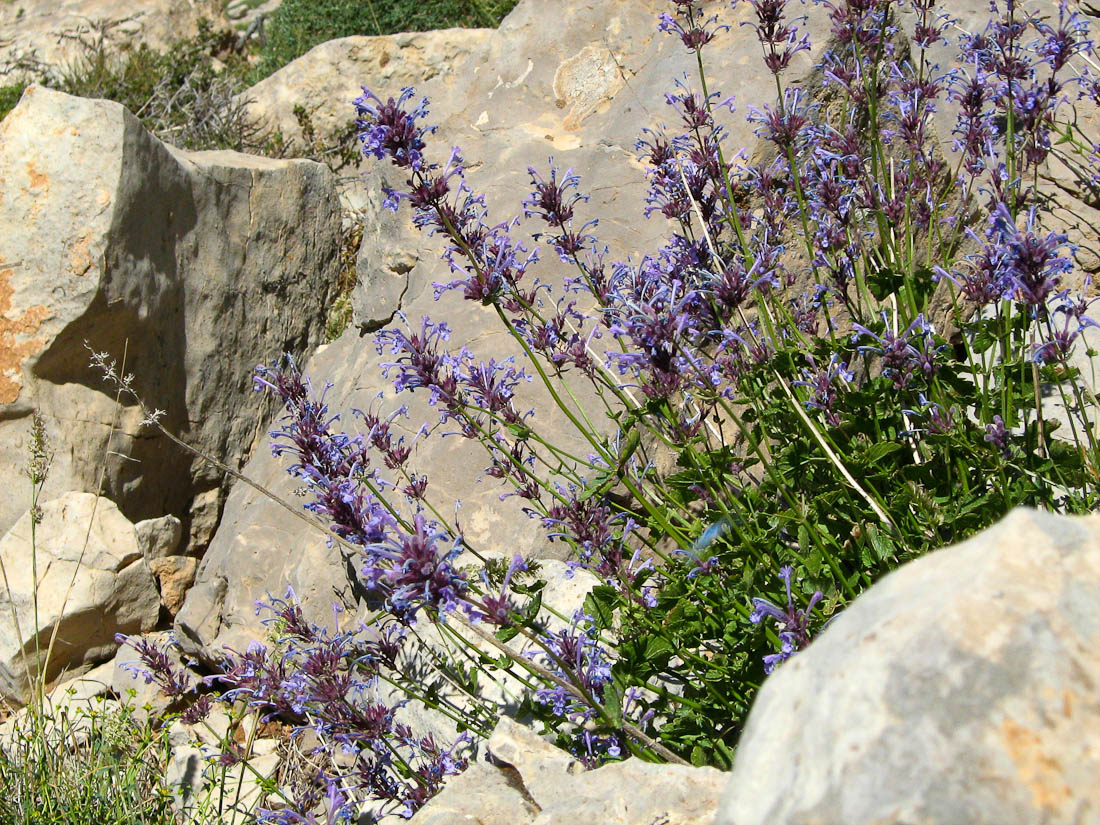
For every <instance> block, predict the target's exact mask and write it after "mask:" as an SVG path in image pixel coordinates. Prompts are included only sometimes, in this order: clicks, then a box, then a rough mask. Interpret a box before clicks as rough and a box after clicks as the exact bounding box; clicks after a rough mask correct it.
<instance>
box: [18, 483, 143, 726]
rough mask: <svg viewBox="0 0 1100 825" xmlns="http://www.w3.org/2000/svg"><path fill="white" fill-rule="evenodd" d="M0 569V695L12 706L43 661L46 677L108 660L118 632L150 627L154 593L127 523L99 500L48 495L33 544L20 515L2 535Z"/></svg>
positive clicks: (26, 694)
mask: <svg viewBox="0 0 1100 825" xmlns="http://www.w3.org/2000/svg"><path fill="white" fill-rule="evenodd" d="M0 567H2V572H3V578H2V579H0V698H3V699H6V700H8V701H12V702H14V703H15V704H17V705H22V704H25V703H26V702H27V701H28V700H29V699H30V695H31V694H30V689H31V682H32V681H33V680H34V679H35V678H37V674H38V673H39V669H40V668H44V671H45V678H46V682H47V683H49V682H52V681H53V680H54V679H56V678H57V676H58V675H59V674H60V673H61V671H62V670H63V669H66V670H67V669H77V670H79V669H81V668H85V669H86V667H88V666H90V665H92V664H95V663H96V662H100V661H103V660H104V659H107V658H109V657H110V656H111V655H112V654H113V653H114V651H115V649H116V648H117V647H118V644H117V643H116V642H115V634H116V633H126V634H130V633H142V632H145V631H148V630H152V629H153V627H155V626H156V623H157V617H158V615H159V613H160V598H159V597H158V596H157V588H156V583H155V582H154V581H153V574H152V573H151V572H150V571H149V566H148V564H146V562H145V559H144V558H142V556H141V548H140V547H139V546H138V542H137V536H136V534H135V532H134V526H133V525H132V524H131V523H130V522H129V521H127V520H126V517H125V516H123V515H122V513H120V512H119V509H118V507H116V506H115V505H114V504H113V503H112V502H111V501H109V500H107V499H105V498H97V497H96V496H94V495H92V494H91V493H77V492H73V493H67V494H66V495H64V496H62V497H61V498H59V499H56V500H54V501H49V502H46V503H45V504H43V505H42V522H41V523H40V524H39V525H38V526H37V528H36V531H35V536H34V541H33V542H32V539H31V516H30V514H29V513H28V514H26V515H24V516H23V517H22V518H21V519H19V521H18V522H16V524H15V526H14V527H12V529H11V530H9V531H8V533H7V534H6V535H5V536H4V537H3V539H0ZM35 573H37V578H36V576H35ZM36 592H37V608H36V605H35V593H36ZM36 610H37V612H36ZM13 614H14V618H13ZM55 630H56V641H55V643H54V649H53V654H52V655H51V657H50V659H49V662H48V663H46V661H45V660H46V652H47V650H48V648H49V645H50V639H51V636H53V635H54V633H55ZM39 662H42V663H44V664H42V665H40V664H39Z"/></svg>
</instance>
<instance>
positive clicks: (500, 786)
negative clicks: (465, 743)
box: [410, 762, 539, 825]
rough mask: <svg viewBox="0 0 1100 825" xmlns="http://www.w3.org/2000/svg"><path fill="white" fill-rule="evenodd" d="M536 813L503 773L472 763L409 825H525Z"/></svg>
mask: <svg viewBox="0 0 1100 825" xmlns="http://www.w3.org/2000/svg"><path fill="white" fill-rule="evenodd" d="M538 812H539V809H538V808H537V807H536V806H535V805H534V804H532V803H531V801H530V800H529V799H527V798H526V797H525V796H524V794H523V791H522V789H520V788H517V787H515V784H514V780H513V779H512V778H511V777H509V776H507V775H506V774H505V773H504V771H501V770H499V769H498V768H495V767H493V766H492V765H488V764H486V763H485V762H475V763H474V764H472V765H470V767H468V768H467V769H466V770H465V771H463V772H462V773H460V774H459V775H458V776H453V777H451V778H450V779H448V780H447V784H446V785H445V786H444V788H443V790H442V791H441V792H440V793H439V795H438V796H436V797H435V798H434V799H432V800H430V801H429V802H428V804H427V805H425V806H424V807H423V808H421V809H420V810H419V811H417V813H416V815H415V816H414V817H413V818H412V820H410V821H411V823H412V824H413V825H529V823H531V822H534V819H535V817H536V816H537V815H538Z"/></svg>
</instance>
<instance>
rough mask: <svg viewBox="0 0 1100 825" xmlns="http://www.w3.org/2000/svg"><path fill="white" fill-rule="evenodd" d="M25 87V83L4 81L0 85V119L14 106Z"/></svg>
mask: <svg viewBox="0 0 1100 825" xmlns="http://www.w3.org/2000/svg"><path fill="white" fill-rule="evenodd" d="M26 88H27V84H26V83H6V84H4V85H3V86H0V119H3V118H4V116H5V115H7V113H8V112H10V111H11V110H12V109H14V108H15V104H17V103H18V102H19V98H21V97H22V96H23V91H24V90H25V89H26Z"/></svg>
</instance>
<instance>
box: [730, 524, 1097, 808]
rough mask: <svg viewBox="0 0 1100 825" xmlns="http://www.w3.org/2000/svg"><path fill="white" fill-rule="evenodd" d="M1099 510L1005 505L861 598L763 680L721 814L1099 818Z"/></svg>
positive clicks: (738, 752) (739, 749)
mask: <svg viewBox="0 0 1100 825" xmlns="http://www.w3.org/2000/svg"><path fill="white" fill-rule="evenodd" d="M1098 650H1100V519H1098V518H1097V517H1096V516H1090V517H1086V518H1068V517H1061V516H1053V515H1049V514H1045V513H1040V512H1035V511H1031V510H1024V509H1020V510H1015V511H1013V512H1012V513H1011V514H1009V516H1008V517H1006V518H1005V519H1004V520H1003V521H1001V522H1000V523H999V524H997V525H995V526H994V527H991V528H990V529H989V530H987V531H985V532H984V533H982V534H980V535H978V536H975V537H974V538H972V539H970V540H969V541H966V542H964V543H962V544H960V545H957V546H955V547H951V548H947V549H944V550H940V551H938V552H936V553H933V554H931V555H929V556H926V557H924V558H922V559H919V560H917V561H914V562H911V563H909V564H907V565H906V566H905V567H903V568H902V569H900V570H898V571H896V572H894V573H892V574H891V575H889V576H887V577H886V578H885V579H883V580H882V581H881V582H879V583H878V584H876V585H875V586H874V587H872V588H871V589H870V590H869V591H868V592H867V593H865V594H863V595H862V596H861V597H860V598H859V599H857V600H856V601H855V602H854V603H853V604H852V605H851V606H850V607H849V608H848V609H847V610H845V611H844V613H842V614H841V615H840V616H839V617H838V618H837V619H836V620H835V621H834V622H833V623H832V625H831V626H830V627H829V628H828V629H826V630H825V632H824V633H822V634H821V637H820V638H818V639H817V640H816V641H814V643H813V644H812V645H811V646H810V647H809V648H808V649H807V650H806V651H804V652H802V653H800V654H798V656H796V657H794V658H793V659H791V660H790V661H789V662H787V663H785V664H784V665H783V666H782V667H781V668H780V669H779V670H778V671H777V672H776V673H775V674H774V675H773V676H772V677H771V678H769V679H768V681H767V682H766V683H765V684H764V687H763V688H762V689H761V691H760V694H759V697H758V698H757V700H756V705H755V706H754V707H753V709H752V712H751V714H750V716H749V720H748V724H747V727H746V730H745V733H744V736H743V737H742V739H741V743H740V746H739V748H738V751H737V760H736V763H735V764H734V769H733V774H732V777H731V779H730V782H729V786H728V787H727V789H726V792H725V794H724V796H723V799H722V808H721V811H720V813H719V815H718V817H717V819H716V821H715V825H765V824H767V825H771V823H777V822H782V823H787V824H788V825H834V824H835V825H870V823H876V825H877V823H897V825H901V823H905V824H906V825H948V823H951V825H956V824H957V823H962V822H965V823H968V824H969V825H1017V823H1019V825H1025V823H1031V824H1033V823H1037V822H1043V823H1048V825H1060V824H1061V823H1066V825H1068V823H1084V822H1097V821H1100V820H1098V817H1100V783H1098V782H1097V781H1096V777H1097V776H1100V749H1098V747H1097V743H1098V741H1100V692H1098V689H1097V686H1098V685H1100V654H1098V652H1097V651H1098Z"/></svg>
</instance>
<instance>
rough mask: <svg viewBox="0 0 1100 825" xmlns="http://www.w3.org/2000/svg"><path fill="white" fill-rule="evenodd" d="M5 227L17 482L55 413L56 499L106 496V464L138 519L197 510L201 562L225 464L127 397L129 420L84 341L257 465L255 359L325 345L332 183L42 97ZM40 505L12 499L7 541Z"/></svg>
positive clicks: (7, 177) (17, 151)
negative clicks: (38, 427) (167, 140)
mask: <svg viewBox="0 0 1100 825" xmlns="http://www.w3.org/2000/svg"><path fill="white" fill-rule="evenodd" d="M77 158H79V159H80V161H79V163H77V162H76V161H75V160H74V159H77ZM0 223H2V225H3V226H4V227H5V232H4V234H3V237H2V239H0V313H2V315H3V318H2V319H0V471H2V472H3V473H4V474H6V475H8V476H10V477H13V478H14V477H16V470H17V468H18V467H20V466H22V465H23V463H24V462H25V461H26V446H25V445H26V443H27V433H28V430H29V424H30V413H31V411H32V410H33V409H34V408H36V407H37V408H39V409H41V411H42V413H43V416H44V418H45V421H46V425H47V429H48V431H49V434H50V436H51V438H52V439H53V445H52V446H53V449H54V461H53V464H52V466H51V470H50V477H49V479H48V481H47V487H46V490H47V495H50V494H52V495H57V494H58V493H60V492H61V491H64V490H70V489H84V490H93V489H95V487H96V484H97V483H98V478H99V472H100V467H101V465H104V464H105V467H104V481H103V484H104V492H105V493H106V494H107V495H108V496H109V497H110V498H112V499H113V500H115V501H116V502H118V504H119V505H120V507H121V508H122V510H123V512H124V513H125V514H126V515H127V517H129V518H131V519H132V520H134V521H137V520H141V519H146V518H154V517H160V516H162V515H164V514H165V513H169V514H173V515H175V516H177V517H180V518H181V519H183V522H184V524H183V527H184V536H185V539H184V542H185V545H186V546H187V547H189V548H190V552H192V553H193V552H196V551H198V550H200V549H201V548H202V547H203V546H204V545H205V543H206V542H208V541H209V537H210V536H209V533H210V531H211V530H212V523H211V518H210V516H212V515H213V516H216V511H217V505H218V504H219V503H220V502H219V496H220V487H221V484H222V478H221V474H220V472H218V471H216V470H215V469H214V468H212V467H211V466H210V465H207V464H206V463H205V462H201V461H196V460H194V459H192V458H191V457H190V456H189V455H187V454H185V453H184V452H183V451H182V450H180V449H179V448H178V447H176V446H174V445H171V444H170V443H168V442H167V441H166V440H165V439H163V438H153V437H150V435H149V433H148V432H146V431H144V430H142V429H141V428H140V418H141V416H140V414H139V412H138V409H137V407H136V406H135V405H134V404H133V402H132V401H131V400H129V399H127V398H125V397H123V398H122V399H121V402H122V405H123V407H122V409H121V410H120V411H119V412H118V418H119V421H118V422H117V423H115V417H116V407H115V394H114V390H113V389H112V388H111V387H108V386H106V385H104V383H103V381H102V378H101V376H99V375H97V374H96V373H95V372H94V371H93V370H92V369H91V368H90V367H89V366H88V353H87V351H86V350H85V347H84V342H85V341H87V342H88V344H89V345H90V346H91V347H92V348H94V349H96V350H105V351H109V352H110V353H111V354H112V356H113V357H115V358H116V359H117V360H118V361H119V362H120V363H121V362H122V361H123V358H124V356H125V365H124V367H123V369H124V370H125V372H131V373H133V374H134V376H135V378H134V387H135V389H136V390H137V391H138V392H139V393H140V394H141V395H142V396H143V397H144V399H145V402H146V403H147V404H148V405H149V407H150V408H153V407H157V408H161V409H163V410H166V411H167V414H166V416H165V418H164V419H163V423H164V424H165V426H166V427H167V428H168V429H169V430H171V431H173V432H175V433H177V434H179V435H180V436H181V437H182V438H183V439H184V440H185V441H187V442H188V443H190V444H192V445H194V446H195V447H197V448H199V449H201V450H203V451H204V452H206V453H208V454H210V455H213V456H214V457H216V458H219V459H221V460H223V461H225V462H227V463H228V464H230V465H231V466H240V464H241V463H242V462H243V460H244V459H245V458H246V457H247V456H248V455H249V452H250V450H251V448H252V444H253V440H254V438H255V436H256V435H257V433H259V432H260V431H261V430H262V427H263V421H264V420H265V419H266V417H267V416H268V415H269V406H268V404H267V402H266V400H265V399H264V398H263V397H261V396H260V395H259V394H254V393H252V392H251V391H250V384H251V378H250V374H251V370H252V368H253V366H254V365H255V364H256V363H257V362H259V361H261V360H267V359H271V358H273V357H275V356H277V355H278V354H279V353H281V352H283V351H292V352H299V353H300V352H303V351H305V350H307V349H308V348H309V347H311V346H312V345H314V344H316V343H317V341H318V340H319V337H320V336H321V335H322V334H323V323H324V317H325V312H326V310H327V306H328V303H329V295H330V290H331V288H332V284H334V283H335V280H336V277H337V272H338V251H339V239H340V217H339V214H338V203H337V199H336V196H335V190H334V184H333V176H332V173H331V172H330V171H329V170H328V169H327V168H326V167H324V166H322V165H320V164H316V163H312V162H309V161H275V160H269V159H266V158H259V157H253V156H249V155H242V154H237V153H234V152H195V153H190V152H184V151H180V150H176V149H173V148H171V147H168V146H166V145H165V144H163V143H161V142H160V141H159V140H157V139H156V138H154V137H153V136H152V135H150V134H149V133H148V132H146V131H145V130H144V129H143V128H142V126H141V125H140V124H139V123H138V121H137V120H136V118H134V117H133V116H132V115H130V114H129V113H128V112H126V110H125V109H123V107H122V106H120V105H118V104H115V103H110V102H107V101H102V100H86V99H81V98H76V97H70V96H68V95H64V94H61V93H59V92H54V91H51V90H48V89H45V88H39V87H31V88H30V89H28V91H27V92H26V94H25V95H24V97H23V99H22V101H21V102H20V104H19V105H18V106H17V107H16V108H15V109H14V110H13V111H12V112H11V114H9V115H8V116H7V117H6V118H5V119H4V121H3V123H2V124H0ZM112 424H115V426H116V427H117V429H116V430H115V432H114V436H113V437H112V436H111V433H112ZM108 450H109V451H110V452H108ZM28 490H29V488H28ZM28 495H29V492H28ZM196 498H198V499H200V500H201V501H202V502H204V504H203V507H202V508H199V509H201V510H203V513H202V514H200V515H201V517H198V518H193V517H192V515H191V512H190V509H191V505H192V502H193V501H195V500H196ZM211 505H212V506H213V508H214V511H213V512H212V513H206V510H209V509H210V506H211ZM26 506H27V504H26V502H25V501H23V500H20V498H19V496H18V495H12V496H8V497H5V498H4V500H3V501H0V529H6V528H7V527H9V526H10V525H11V524H12V523H13V522H14V520H15V518H16V517H17V516H18V514H19V512H20V511H21V510H22V509H25V507H26ZM178 552H184V549H182V548H181V549H179V550H176V549H174V548H173V549H172V550H170V551H169V553H178Z"/></svg>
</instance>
